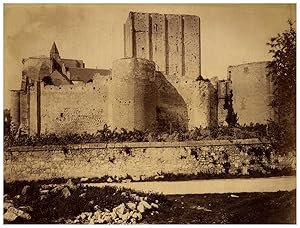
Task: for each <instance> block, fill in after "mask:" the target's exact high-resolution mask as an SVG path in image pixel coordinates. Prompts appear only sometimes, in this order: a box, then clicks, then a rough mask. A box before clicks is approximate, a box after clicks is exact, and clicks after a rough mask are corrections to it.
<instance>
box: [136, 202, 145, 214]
mask: <svg viewBox="0 0 300 228" xmlns="http://www.w3.org/2000/svg"><path fill="white" fill-rule="evenodd" d="M137 210H138V211H139V212H141V213H143V212H144V211H145V207H144V205H143V204H142V203H141V202H140V203H139V205H138V206H137Z"/></svg>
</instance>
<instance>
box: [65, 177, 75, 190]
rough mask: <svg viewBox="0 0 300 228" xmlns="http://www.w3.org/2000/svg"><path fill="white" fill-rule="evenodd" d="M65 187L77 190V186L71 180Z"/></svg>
mask: <svg viewBox="0 0 300 228" xmlns="http://www.w3.org/2000/svg"><path fill="white" fill-rule="evenodd" d="M65 185H66V186H67V187H69V188H70V189H76V185H75V184H74V183H73V182H72V180H71V179H69V180H68V181H67V183H66V184H65Z"/></svg>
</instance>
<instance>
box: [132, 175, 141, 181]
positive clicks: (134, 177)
mask: <svg viewBox="0 0 300 228" xmlns="http://www.w3.org/2000/svg"><path fill="white" fill-rule="evenodd" d="M132 180H133V181H140V180H141V177H140V176H133V177H132Z"/></svg>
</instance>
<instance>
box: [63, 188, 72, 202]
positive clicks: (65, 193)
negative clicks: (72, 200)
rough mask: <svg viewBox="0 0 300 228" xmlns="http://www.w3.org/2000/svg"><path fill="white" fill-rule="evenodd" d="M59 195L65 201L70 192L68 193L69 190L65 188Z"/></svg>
mask: <svg viewBox="0 0 300 228" xmlns="http://www.w3.org/2000/svg"><path fill="white" fill-rule="evenodd" d="M61 193H62V196H63V197H64V198H65V199H66V198H68V197H70V196H71V192H70V191H69V189H68V188H67V187H65V188H63V190H62V191H61Z"/></svg>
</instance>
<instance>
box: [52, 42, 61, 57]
mask: <svg viewBox="0 0 300 228" xmlns="http://www.w3.org/2000/svg"><path fill="white" fill-rule="evenodd" d="M50 58H60V56H59V52H58V49H57V47H56V43H55V41H54V42H53V44H52V47H51V50H50Z"/></svg>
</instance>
